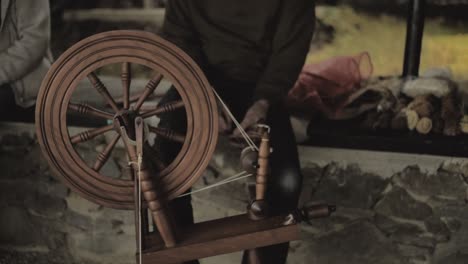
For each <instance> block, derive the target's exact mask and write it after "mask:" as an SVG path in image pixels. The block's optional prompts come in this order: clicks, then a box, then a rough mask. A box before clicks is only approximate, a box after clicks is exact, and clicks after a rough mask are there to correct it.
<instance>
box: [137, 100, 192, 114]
mask: <svg viewBox="0 0 468 264" xmlns="http://www.w3.org/2000/svg"><path fill="white" fill-rule="evenodd" d="M184 106H185V105H184V102H182V100H180V101H174V102H170V103H167V104H164V105H161V106H159V105H158V106H156V108H155V109H153V110H149V111H148V112H145V113H143V114H142V117H143V118H148V117H151V116H154V115H160V114H165V113H168V112H172V111H175V110H177V109H180V108H183V107H184Z"/></svg>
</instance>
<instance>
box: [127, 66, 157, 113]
mask: <svg viewBox="0 0 468 264" xmlns="http://www.w3.org/2000/svg"><path fill="white" fill-rule="evenodd" d="M162 79H163V76H162V74H160V73H158V74H156V75H155V76H154V77H153V78H152V79H151V80H150V81H149V82H148V84H147V85H146V87H145V89H144V90H143V93H142V94H141V95H140V98H138V101H137V102H136V104H135V107H134V109H135V111H138V110H140V108H141V106H142V105H143V103H144V102H145V100H146V99H147V98H148V97H149V96H150V95H151V94H152V93H153V92H154V90H156V88H157V87H158V85H159V83H160V82H161V81H162Z"/></svg>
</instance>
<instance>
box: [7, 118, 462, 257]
mask: <svg viewBox="0 0 468 264" xmlns="http://www.w3.org/2000/svg"><path fill="white" fill-rule="evenodd" d="M0 130H1V131H2V133H1V134H2V135H1V140H0V165H1V168H2V170H3V171H2V173H1V174H0V248H1V249H0V264H3V263H8V264H14V263H33V262H34V263H40V264H41V263H52V264H53V263H61V264H62V263H66V264H68V263H101V264H106V263H113V264H126V263H134V262H133V261H134V257H133V256H134V252H135V242H134V226H133V214H132V213H131V212H128V211H117V210H112V209H108V208H102V207H100V206H97V205H95V204H92V203H90V202H88V201H86V200H84V199H82V198H80V197H79V196H78V195H76V194H74V193H72V192H70V191H69V190H68V189H67V188H65V187H64V186H63V185H62V184H61V183H60V182H58V181H57V180H55V178H54V177H53V176H52V174H51V172H50V171H49V170H48V166H47V164H46V162H45V161H44V160H43V158H42V157H41V153H40V149H39V146H38V144H37V141H36V140H35V139H34V137H33V132H34V130H33V127H32V126H31V125H24V126H22V125H13V126H5V125H2V126H1V127H0ZM333 151H335V152H333ZM343 153H344V154H343ZM346 153H347V154H346ZM366 153H367V154H366ZM300 154H301V159H302V165H303V172H304V177H305V178H304V188H303V195H302V197H301V200H302V202H301V203H306V202H308V201H320V200H323V201H327V202H329V203H333V204H336V205H337V207H338V211H337V212H336V214H334V215H333V216H332V217H330V218H328V219H320V220H315V221H313V222H312V223H309V224H303V225H302V231H303V240H302V241H299V242H294V243H292V244H291V251H290V252H291V254H290V257H289V263H291V264H295V263H297V264H299V263H301V264H302V263H327V264H335V263H336V264H342V263H349V264H353V263H359V264H365V263H372V264H380V263H382V264H383V263H399V264H400V263H418V264H419V263H421V264H422V263H435V264H438V263H440V264H446V263H451V264H457V263H468V210H467V204H466V203H465V197H466V191H467V189H468V188H467V187H468V185H467V183H466V180H467V177H468V163H466V161H465V160H455V161H454V160H449V161H447V160H448V158H442V157H427V156H417V155H411V156H405V155H403V154H387V153H377V154H376V153H369V152H356V151H345V150H327V149H318V148H311V147H301V148H300ZM366 155H367V159H366V158H365V157H366ZM395 157H404V159H401V160H398V159H396V158H395ZM237 159H238V152H237V151H235V150H234V149H230V148H229V146H228V145H227V144H226V142H223V141H221V142H220V150H219V151H218V152H217V154H216V155H215V157H214V159H213V164H212V166H211V167H210V170H208V172H207V173H206V175H205V177H204V178H203V180H201V181H200V182H199V183H197V185H196V186H195V188H199V187H202V186H205V185H208V184H211V183H213V182H216V181H219V180H220V179H222V178H223V177H227V176H231V175H233V174H234V173H235V172H236V171H238V168H237V166H236V165H235V164H237ZM371 163H372V164H378V165H379V164H380V165H379V166H382V167H378V166H377V167H374V168H372V167H369V164H371ZM428 163H431V165H432V167H428V166H425V164H428ZM382 164H383V165H382ZM418 165H419V167H418ZM114 169H118V167H115V168H114ZM228 193H229V196H228V195H226V194H228ZM193 201H194V208H195V217H196V219H197V221H203V220H208V219H212V218H219V217H223V216H227V215H235V214H239V213H242V212H243V211H244V210H245V204H246V202H247V198H246V195H245V183H244V182H236V183H232V184H229V185H224V186H221V187H219V188H215V189H212V190H210V191H208V192H203V193H200V194H197V195H194V196H193ZM239 258H240V254H239V253H234V254H229V255H225V256H220V257H215V258H211V259H207V260H204V261H203V263H205V264H206V263H213V264H214V263H223V264H230V263H240V262H239Z"/></svg>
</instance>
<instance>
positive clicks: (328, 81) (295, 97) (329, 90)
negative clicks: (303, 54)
mask: <svg viewBox="0 0 468 264" xmlns="http://www.w3.org/2000/svg"><path fill="white" fill-rule="evenodd" d="M372 71H373V67H372V62H371V59H370V56H369V54H368V53H367V52H363V53H360V54H358V55H357V56H341V57H334V58H331V59H328V60H326V61H323V62H320V63H316V64H308V65H305V66H304V68H303V69H302V72H301V74H300V75H299V78H298V80H297V82H296V84H295V85H294V87H293V89H291V90H290V92H289V94H288V99H287V102H288V105H289V106H290V107H291V108H292V109H293V110H295V111H299V112H301V113H303V114H312V113H313V112H316V111H319V112H321V113H323V114H325V115H326V116H328V117H330V118H333V117H334V116H336V115H339V113H340V111H341V110H342V109H343V108H344V107H345V104H346V102H347V98H348V96H349V95H351V94H352V93H353V92H355V91H357V90H358V89H359V88H360V84H361V81H363V80H366V79H368V78H370V76H371V75H372Z"/></svg>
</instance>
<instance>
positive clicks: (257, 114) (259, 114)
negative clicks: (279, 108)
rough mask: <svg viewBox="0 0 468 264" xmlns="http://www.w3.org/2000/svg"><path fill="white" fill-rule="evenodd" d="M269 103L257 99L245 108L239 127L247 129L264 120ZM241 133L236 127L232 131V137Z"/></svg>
mask: <svg viewBox="0 0 468 264" xmlns="http://www.w3.org/2000/svg"><path fill="white" fill-rule="evenodd" d="M268 107H269V103H268V101H267V100H264V99H262V100H258V101H256V102H255V103H254V104H253V105H252V106H251V107H250V108H249V110H247V113H246V114H245V117H244V119H243V120H242V122H241V124H240V125H241V127H242V128H243V129H244V130H245V131H247V130H249V129H251V128H253V127H254V126H255V125H257V124H259V123H261V122H265V121H266V117H267V113H268ZM239 136H241V133H240V131H239V129H238V128H236V130H234V132H233V133H232V137H239Z"/></svg>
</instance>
